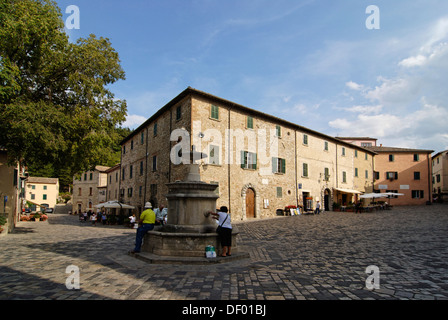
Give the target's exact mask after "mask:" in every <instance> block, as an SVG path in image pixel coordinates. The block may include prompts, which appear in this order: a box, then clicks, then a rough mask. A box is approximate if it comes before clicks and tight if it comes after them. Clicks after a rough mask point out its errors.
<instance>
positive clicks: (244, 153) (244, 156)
mask: <svg viewBox="0 0 448 320" xmlns="http://www.w3.org/2000/svg"><path fill="white" fill-rule="evenodd" d="M241 168H243V169H245V168H246V151H241Z"/></svg>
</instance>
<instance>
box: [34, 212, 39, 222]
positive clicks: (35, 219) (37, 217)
mask: <svg viewBox="0 0 448 320" xmlns="http://www.w3.org/2000/svg"><path fill="white" fill-rule="evenodd" d="M33 218H34V221H40V213H39V212H36V214H35V215H34V216H33Z"/></svg>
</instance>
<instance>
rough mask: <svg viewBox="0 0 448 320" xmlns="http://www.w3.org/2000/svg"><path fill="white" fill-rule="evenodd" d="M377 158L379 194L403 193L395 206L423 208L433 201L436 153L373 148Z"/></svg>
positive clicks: (376, 188) (376, 181) (395, 201)
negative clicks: (419, 206)
mask: <svg viewBox="0 0 448 320" xmlns="http://www.w3.org/2000/svg"><path fill="white" fill-rule="evenodd" d="M369 149H371V150H372V151H374V152H376V153H377V155H375V168H374V170H375V186H374V187H375V190H376V192H380V193H384V192H395V193H402V194H403V196H398V197H397V198H393V199H391V200H390V204H392V205H422V204H425V203H426V202H427V201H432V184H431V182H432V181H431V180H432V174H431V154H432V153H433V151H432V150H422V149H406V148H395V147H383V146H382V145H380V146H379V147H378V146H377V147H370V148H369Z"/></svg>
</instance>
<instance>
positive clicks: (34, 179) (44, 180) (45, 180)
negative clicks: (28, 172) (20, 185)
mask: <svg viewBox="0 0 448 320" xmlns="http://www.w3.org/2000/svg"><path fill="white" fill-rule="evenodd" d="M26 182H27V183H43V184H58V183H59V179H58V178H44V177H28V179H27V180H26Z"/></svg>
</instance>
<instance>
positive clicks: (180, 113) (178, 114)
mask: <svg viewBox="0 0 448 320" xmlns="http://www.w3.org/2000/svg"><path fill="white" fill-rule="evenodd" d="M181 118H182V106H178V107H177V109H176V120H180V119H181Z"/></svg>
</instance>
